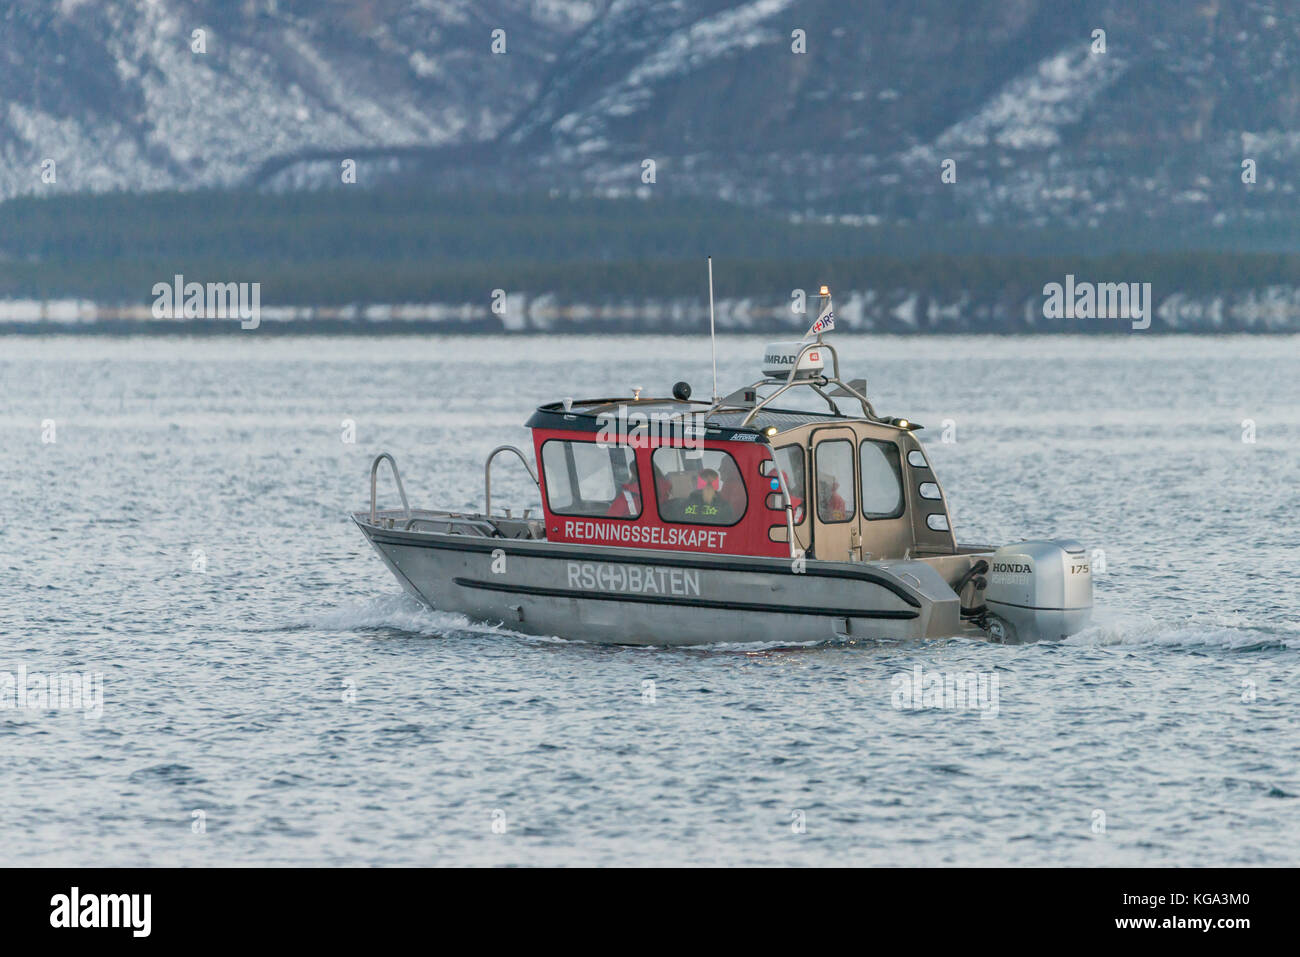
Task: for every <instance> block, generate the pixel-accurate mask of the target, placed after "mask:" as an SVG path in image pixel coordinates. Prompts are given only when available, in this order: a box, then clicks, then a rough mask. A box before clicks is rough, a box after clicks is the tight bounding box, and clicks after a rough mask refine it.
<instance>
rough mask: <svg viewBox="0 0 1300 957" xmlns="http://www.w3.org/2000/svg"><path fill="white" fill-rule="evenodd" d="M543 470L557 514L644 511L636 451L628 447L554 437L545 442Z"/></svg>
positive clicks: (631, 513) (630, 515)
mask: <svg viewBox="0 0 1300 957" xmlns="http://www.w3.org/2000/svg"><path fill="white" fill-rule="evenodd" d="M542 470H543V472H544V474H545V478H546V502H547V504H548V505H549V506H550V509H551V511H552V512H554V513H555V514H557V515H604V516H607V517H609V518H636V517H637V516H638V515H640V514H641V487H640V483H639V481H638V479H637V475H636V453H635V452H633V451H632V450H631V449H630V448H628V447H627V446H622V445H620V446H607V447H604V448H602V447H601V446H599V445H597V444H596V443H594V442H564V441H561V440H559V439H551V440H550V441H549V442H546V443H545V444H543V445H542Z"/></svg>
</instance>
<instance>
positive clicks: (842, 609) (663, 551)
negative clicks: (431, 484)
mask: <svg viewBox="0 0 1300 957" xmlns="http://www.w3.org/2000/svg"><path fill="white" fill-rule="evenodd" d="M822 300H823V306H822V310H821V312H820V314H819V316H818V320H817V322H816V323H815V324H814V326H813V328H812V329H811V330H809V334H808V335H807V336H805V339H804V340H803V341H799V342H789V343H773V344H771V345H769V346H768V347H767V348H766V349H765V354H764V357H763V366H762V376H761V378H759V379H758V380H757V381H755V382H753V383H752V384H750V385H747V386H745V387H743V388H741V389H738V390H736V391H735V392H732V393H731V394H729V395H727V396H725V397H723V398H715V399H714V400H711V401H708V402H703V401H698V400H692V399H691V390H690V387H689V386H688V385H687V384H686V383H684V382H679V383H677V385H676V386H675V387H674V388H673V394H672V396H671V397H670V398H642V397H641V395H640V390H635V391H634V393H633V394H632V395H631V396H628V397H621V398H598V399H588V400H583V401H574V402H569V401H565V402H554V403H549V404H547V405H543V406H541V407H540V408H538V409H537V410H536V412H534V413H533V415H532V417H531V418H530V419H529V420H528V422H527V426H528V427H529V428H530V429H531V430H532V437H533V448H532V450H531V451H532V454H531V455H529V454H527V453H525V452H524V451H522V450H520V449H517V448H515V447H513V446H501V447H498V448H497V449H495V450H494V451H493V452H492V453H491V455H489V457H488V460H487V463H486V465H485V475H484V498H485V502H484V509H483V511H482V512H481V513H474V514H464V513H459V512H453V511H446V510H437V509H432V510H426V509H412V508H410V506H409V504H408V502H407V499H406V493H405V490H404V488H403V487H402V483H401V478H400V476H399V475H398V472H397V465H396V462H395V460H394V459H393V457H392V456H391V455H389V454H388V453H383V454H381V455H380V456H378V457H377V458H376V459H375V461H374V463H373V465H372V466H371V472H370V510H369V511H368V512H357V513H355V514H354V515H353V519H354V521H355V522H356V523H357V525H358V526H359V527H360V529H361V531H362V532H363V533H364V534H365V536H366V538H367V539H368V540H369V541H370V543H371V545H372V546H374V548H375V550H376V551H377V552H378V553H379V556H380V558H382V559H383V561H384V563H385V564H387V565H388V567H389V568H390V569H391V570H392V572H393V574H394V575H396V576H397V579H398V580H399V581H400V582H401V583H402V586H403V587H404V588H405V589H406V590H407V591H408V592H410V593H411V594H413V595H414V596H416V597H417V598H419V599H420V600H421V601H422V602H424V603H425V604H426V605H428V606H430V607H432V608H436V609H439V610H443V611H452V612H459V613H461V614H464V615H467V616H468V617H470V618H473V619H476V620H480V621H484V622H494V623H495V622H501V623H504V624H505V625H506V626H508V627H510V628H512V629H515V630H517V631H522V632H526V633H533V634H547V635H558V636H561V637H568V638H575V639H582V640H587V641H596V642H607V643H614V644H637V645H692V644H707V643H714V642H772V641H789V642H809V641H821V640H826V639H830V638H833V637H835V636H849V637H855V638H858V637H861V638H886V639H909V638H939V637H949V636H957V635H967V636H976V637H982V638H988V639H991V640H994V641H1000V642H1025V641H1037V640H1039V639H1045V638H1046V639H1056V638H1061V637H1065V636H1068V635H1071V634H1074V633H1075V632H1077V631H1079V630H1080V629H1082V628H1083V627H1084V626H1085V625H1086V624H1087V622H1088V619H1089V617H1090V615H1091V610H1092V573H1091V567H1090V564H1089V560H1088V555H1087V552H1086V551H1085V549H1084V548H1083V546H1081V545H1079V544H1078V543H1077V542H1073V541H1069V540H1051V541H1027V542H1020V543H1017V544H1010V545H1004V546H1002V547H1000V548H995V547H993V546H987V545H964V544H958V543H957V542H956V539H955V537H954V535H953V531H952V527H951V517H950V515H949V513H948V508H947V505H946V502H945V498H944V494H943V489H942V487H941V485H940V484H939V480H938V477H937V476H936V475H935V474H934V471H933V468H932V466H931V464H930V461H929V458H928V457H927V456H926V454H925V450H924V448H923V447H922V446H921V443H920V442H919V441H918V440H917V438H916V436H915V432H916V431H917V430H918V429H920V428H921V426H919V425H917V424H916V423H914V422H911V421H910V420H908V419H904V418H897V417H891V418H886V417H883V416H880V415H878V414H877V413H876V411H875V409H874V408H873V407H872V405H871V402H870V401H869V400H868V399H867V396H866V382H865V380H862V379H855V380H852V381H847V382H846V381H844V380H843V379H842V378H841V376H840V369H839V357H838V354H837V353H836V351H835V349H834V347H833V346H832V345H831V344H830V343H829V342H826V341H825V340H824V338H823V335H824V333H825V332H827V331H828V330H830V329H831V328H833V325H834V312H833V310H832V307H831V299H830V293H829V290H828V289H827V288H826V287H824V286H823V287H822ZM715 378H716V375H715ZM715 392H716V389H715ZM796 394H802V395H812V396H813V397H814V400H815V401H818V402H819V404H824V406H825V408H824V409H819V410H817V411H800V410H797V409H792V408H784V407H782V406H781V405H779V404H778V400H780V399H782V397H783V396H789V397H792V396H794V395H796ZM841 406H843V407H844V409H847V410H848V411H844V409H842V408H841ZM503 452H508V453H513V454H515V455H517V456H518V457H519V458H520V460H521V461H522V462H523V464H524V467H525V468H527V469H528V473H529V477H530V478H531V479H532V480H533V482H534V484H535V485H536V486H537V489H538V493H539V496H540V499H541V508H540V512H539V513H538V514H537V515H536V516H534V514H533V512H532V510H531V509H528V510H525V511H524V512H523V514H522V516H514V515H513V514H512V512H511V511H510V510H507V512H506V514H505V515H496V514H493V512H492V499H491V468H492V463H493V460H494V459H495V458H496V457H497V456H498V455H499V454H501V453H503ZM384 461H387V462H388V463H389V464H390V465H391V466H392V470H393V475H394V478H395V480H396V482H397V485H398V491H399V493H400V495H401V499H402V508H401V509H400V510H394V509H390V510H378V509H377V508H376V483H377V479H378V471H379V467H380V465H381V464H382V463H383V462H384ZM532 462H535V463H536V465H537V468H536V470H534V469H533V467H532V465H531V463H532Z"/></svg>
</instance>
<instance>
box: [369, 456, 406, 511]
mask: <svg viewBox="0 0 1300 957" xmlns="http://www.w3.org/2000/svg"><path fill="white" fill-rule="evenodd" d="M384 459H388V464H389V465H391V466H392V467H393V479H394V481H396V482H397V494H398V495H400V496H402V509H403V511H405V512H406V517H407V519H410V517H411V504H410V503H409V502H408V501H407V500H406V489H405V488H403V487H402V476H401V475H399V474H398V473H397V460H396V459H395V458H393V457H392V456H391V455H389V454H388V453H387V452H380V453H379V454H378V455H376V456H375V460H374V461H373V462H371V463H370V524H371V525H373V524H375V522H377V521H378V520H379V519H378V516H377V515H376V514H375V485H376V483H377V482H378V481H379V463H380V462H382V461H383V460H384Z"/></svg>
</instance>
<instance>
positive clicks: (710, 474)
mask: <svg viewBox="0 0 1300 957" xmlns="http://www.w3.org/2000/svg"><path fill="white" fill-rule="evenodd" d="M721 491H722V479H721V477H720V476H719V475H718V473H717V472H716V471H714V470H713V469H702V470H701V471H700V472H699V474H698V475H696V477H695V491H693V492H691V494H690V495H689V496H688V497H687V499H686V507H685V508H683V509H682V521H684V522H692V523H695V524H699V525H732V524H735V521H736V512H735V509H733V508H732V507H731V503H730V502H728V501H727V500H726V499H725V498H723V497H722V496H721V495H720V494H718V493H719V492H721Z"/></svg>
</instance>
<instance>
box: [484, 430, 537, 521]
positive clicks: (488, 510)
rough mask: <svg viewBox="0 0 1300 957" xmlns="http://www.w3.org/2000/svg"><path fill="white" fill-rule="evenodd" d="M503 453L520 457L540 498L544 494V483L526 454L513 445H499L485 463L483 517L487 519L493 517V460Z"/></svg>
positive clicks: (489, 454)
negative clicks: (538, 477) (539, 479)
mask: <svg viewBox="0 0 1300 957" xmlns="http://www.w3.org/2000/svg"><path fill="white" fill-rule="evenodd" d="M502 452H513V453H515V455H517V456H519V461H520V462H523V463H524V468H525V469H526V470H527V471H528V477H529V478H530V479H532V480H533V484H534V485H536V486H537V494H538V495H539V496H540V495H541V494H542V483H541V482H540V481H538V479H537V473H536V472H535V471H533V466H532V463H530V462H529V461H528V459H527V457H526V456H525V455H524V453H523V452H521V451H519V449H517V448H516V447H515V446H513V445H498V446H497V447H496V448H495V449H493V450H492V451H491V452H489V453H488V457H487V461H486V462H484V463H483V515H484V516H485V517H487V518H491V517H492V460H493V459H495V458H496V457H497V456H498V455H500V454H501V453H502ZM525 514H527V513H525Z"/></svg>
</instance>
